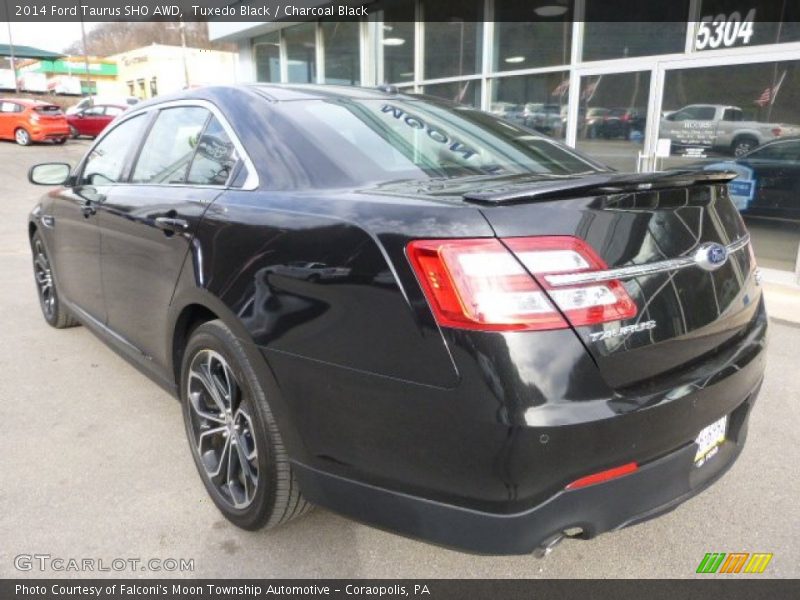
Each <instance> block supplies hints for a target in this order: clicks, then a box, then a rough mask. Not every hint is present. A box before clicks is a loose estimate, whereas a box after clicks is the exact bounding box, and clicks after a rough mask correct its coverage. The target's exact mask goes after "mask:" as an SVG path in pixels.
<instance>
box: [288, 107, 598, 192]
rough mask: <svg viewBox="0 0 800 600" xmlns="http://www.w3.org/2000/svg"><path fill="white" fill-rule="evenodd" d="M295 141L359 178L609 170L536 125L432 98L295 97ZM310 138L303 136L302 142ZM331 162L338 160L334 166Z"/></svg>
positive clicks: (302, 150)
mask: <svg viewBox="0 0 800 600" xmlns="http://www.w3.org/2000/svg"><path fill="white" fill-rule="evenodd" d="M281 109H282V110H281V113H282V115H283V116H285V117H286V118H287V119H288V120H289V121H291V123H290V124H288V125H290V129H289V128H287V132H288V131H290V132H291V134H290V138H289V139H290V145H292V146H294V148H295V153H296V154H297V155H298V156H302V157H304V159H305V160H308V159H309V156H310V155H309V153H313V155H314V156H315V159H316V160H319V161H322V162H324V163H326V166H327V167H329V168H328V169H322V168H321V165H320V168H318V169H316V172H317V173H322V172H326V171H328V172H330V170H331V169H330V167H335V171H336V172H337V173H339V174H343V175H345V177H346V179H348V180H350V181H354V182H357V183H366V182H377V181H393V180H398V179H429V178H440V177H459V176H467V175H473V176H474V175H494V176H500V175H515V174H525V175H531V174H533V175H561V176H564V175H572V174H577V173H586V172H596V171H598V170H603V169H604V168H603V167H602V166H600V165H598V164H597V163H594V162H592V161H590V160H589V159H587V158H584V157H583V156H581V155H579V154H577V153H576V152H574V151H573V150H571V149H569V148H567V147H565V146H562V145H561V144H559V143H557V142H555V141H553V140H551V139H549V138H547V137H544V136H542V135H539V134H537V133H535V132H533V131H531V130H529V129H526V128H524V127H520V126H517V125H514V124H512V123H509V122H507V121H504V120H502V119H498V118H497V117H494V116H492V115H489V114H487V113H484V112H480V111H477V110H474V109H470V108H466V107H452V106H449V105H446V104H439V103H437V102H430V101H424V100H408V99H400V98H387V99H386V100H372V99H367V100H358V99H349V98H348V99H336V100H313V101H301V102H287V103H284V105H283V106H282V107H281ZM299 138H302V139H299ZM329 163H333V164H332V165H331V164H329Z"/></svg>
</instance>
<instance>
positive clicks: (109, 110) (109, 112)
mask: <svg viewBox="0 0 800 600" xmlns="http://www.w3.org/2000/svg"><path fill="white" fill-rule="evenodd" d="M123 112H124V111H123V109H121V108H120V107H119V106H106V116H107V117H117V116H119V115H121V114H122V113H123Z"/></svg>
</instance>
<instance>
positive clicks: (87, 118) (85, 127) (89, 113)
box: [78, 106, 106, 137]
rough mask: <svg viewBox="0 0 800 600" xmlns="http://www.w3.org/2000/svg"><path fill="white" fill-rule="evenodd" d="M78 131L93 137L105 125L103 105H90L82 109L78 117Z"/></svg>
mask: <svg viewBox="0 0 800 600" xmlns="http://www.w3.org/2000/svg"><path fill="white" fill-rule="evenodd" d="M78 122H79V127H78V131H80V132H81V134H83V135H89V136H92V137H95V136H97V135H99V134H100V132H101V131H102V130H103V128H104V127H105V125H106V117H105V106H92V107H89V108H87V109H86V110H85V111H83V112H82V113H81V114H80V116H79V118H78Z"/></svg>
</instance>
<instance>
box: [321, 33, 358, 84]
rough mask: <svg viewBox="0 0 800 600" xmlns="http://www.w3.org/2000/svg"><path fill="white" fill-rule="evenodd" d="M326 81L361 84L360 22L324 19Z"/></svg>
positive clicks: (323, 36)
mask: <svg viewBox="0 0 800 600" xmlns="http://www.w3.org/2000/svg"><path fill="white" fill-rule="evenodd" d="M320 27H321V28H322V39H323V48H324V49H325V83H338V84H342V85H359V84H360V83H361V60H360V58H361V52H360V50H359V48H360V42H359V38H360V34H359V31H360V27H361V25H360V23H358V22H354V21H335V22H334V21H323V22H322V23H321V24H320Z"/></svg>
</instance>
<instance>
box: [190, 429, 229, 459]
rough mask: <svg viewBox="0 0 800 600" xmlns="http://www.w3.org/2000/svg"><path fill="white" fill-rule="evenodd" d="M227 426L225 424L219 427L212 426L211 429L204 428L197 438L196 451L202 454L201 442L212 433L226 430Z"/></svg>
mask: <svg viewBox="0 0 800 600" xmlns="http://www.w3.org/2000/svg"><path fill="white" fill-rule="evenodd" d="M227 429H228V428H227V427H226V426H225V425H222V426H220V427H212V428H211V429H206V430H205V431H203V432H202V433H201V434H200V435H199V436H198V438H197V451H198V452H199V453H200V454H201V455H202V454H203V442H204V441H205V440H206V438H208V437H209V436H213V435H222V432H223V431H226V430H227Z"/></svg>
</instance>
